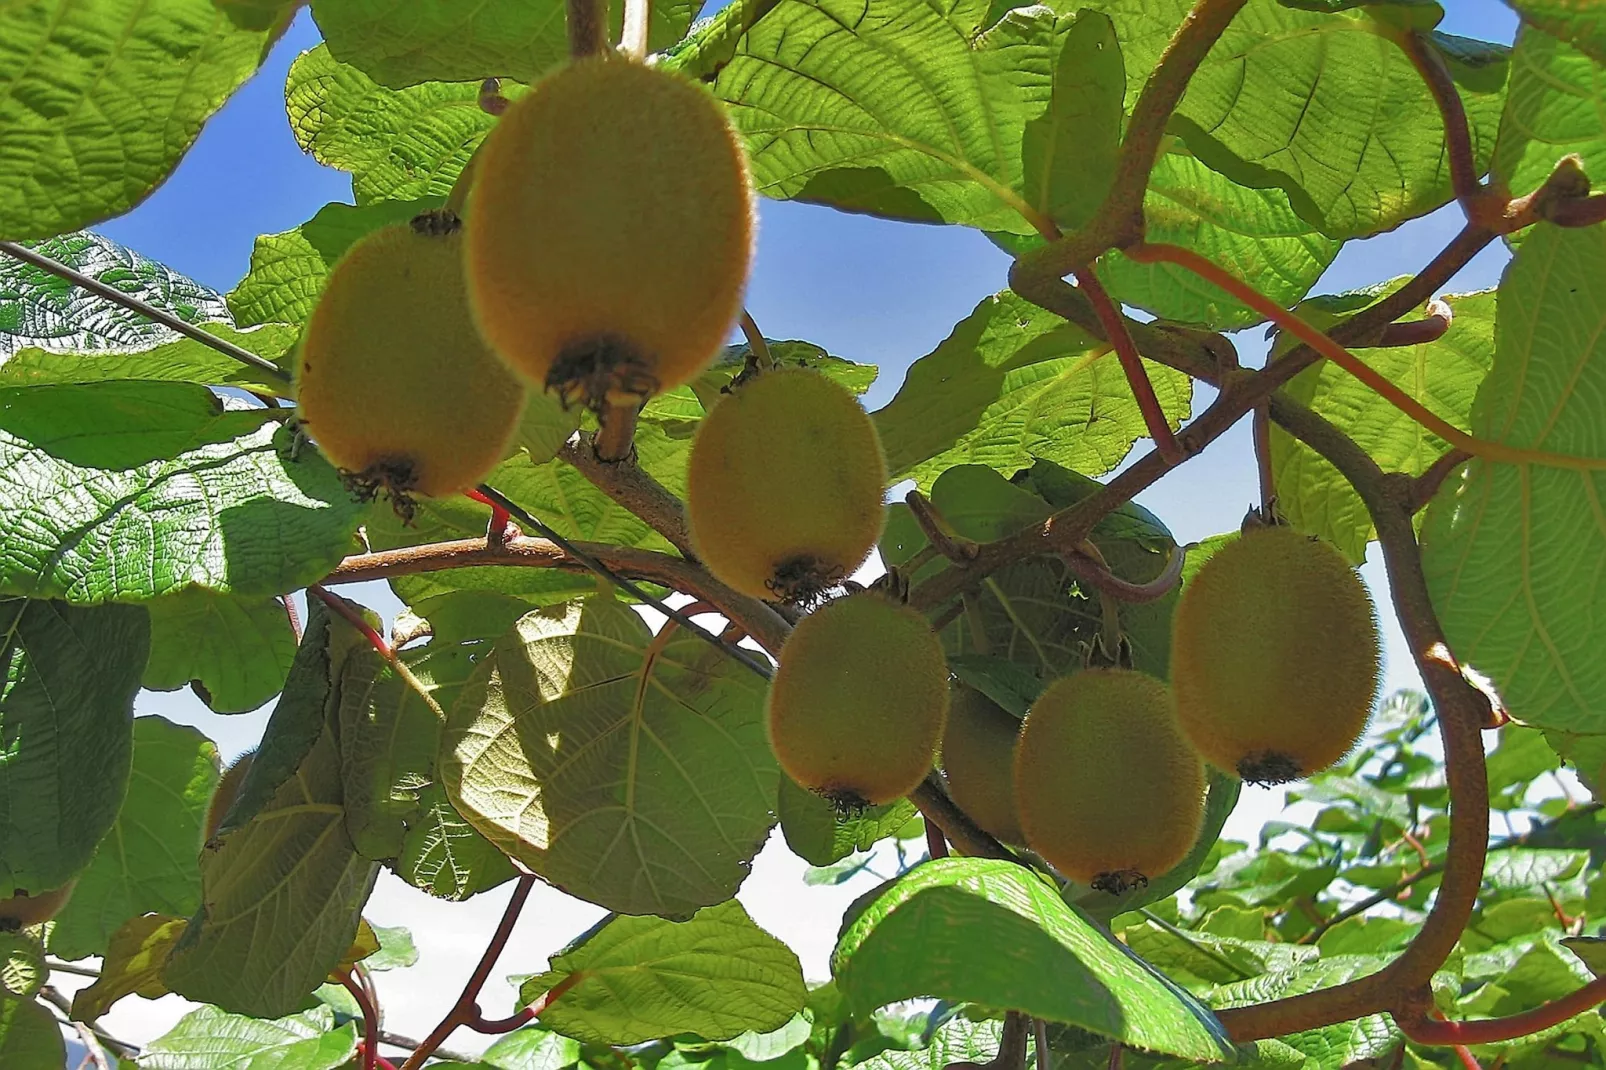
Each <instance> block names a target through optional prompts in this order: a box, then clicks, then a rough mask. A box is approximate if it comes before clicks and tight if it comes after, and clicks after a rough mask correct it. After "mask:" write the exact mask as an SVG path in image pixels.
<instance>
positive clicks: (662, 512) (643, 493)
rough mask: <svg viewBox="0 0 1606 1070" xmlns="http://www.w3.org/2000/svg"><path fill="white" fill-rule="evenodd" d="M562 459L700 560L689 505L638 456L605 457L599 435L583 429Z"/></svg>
mask: <svg viewBox="0 0 1606 1070" xmlns="http://www.w3.org/2000/svg"><path fill="white" fill-rule="evenodd" d="M558 459H559V460H560V461H564V462H566V463H568V464H571V465H573V466H574V468H575V470H576V471H578V472H579V473H580V474H581V475H583V476H585V477H586V479H587V480H589V481H590V482H591V485H592V486H594V487H596V488H597V489H598V490H600V491H602V493H604V494H606V495H607V496H608V497H610V498H612V499H613V500H614V502H615V503H617V504H619V505H621V506H623V507H624V508H625V509H626V510H627V511H628V512H629V513H630V514H631V515H632V516H635V517H636V518H637V519H639V520H641V521H643V522H645V523H646V525H647V526H648V527H650V528H652V529H653V530H654V531H656V532H657V533H658V534H660V535H662V536H663V537H664V538H665V539H668V540H669V545H671V546H673V547H674V548H675V549H677V550H679V551H680V552H681V553H682V554H684V555H685V556H686V557H688V558H691V559H693V560H695V559H696V557H697V551H696V548H695V547H693V546H692V541H691V527H690V525H689V524H688V523H687V522H686V507H685V506H684V505H683V504H681V501H680V499H679V498H677V497H675V496H674V495H673V494H671V493H669V491H668V489H667V488H665V487H664V485H663V484H662V483H660V482H658V481H657V480H656V479H654V478H653V477H652V474H651V473H650V472H648V471H647V470H646V469H645V468H643V467H641V465H639V464H637V463H636V461H635V459H634V458H627V459H625V460H622V461H606V460H603V459H602V457H601V456H599V453H598V448H597V444H596V439H595V437H594V436H593V435H591V434H590V433H588V432H585V431H582V432H580V434H578V435H576V436H575V437H574V438H573V439H572V440H570V441H569V442H568V443H566V444H565V445H564V447H563V448H562V449H560V450H559V451H558Z"/></svg>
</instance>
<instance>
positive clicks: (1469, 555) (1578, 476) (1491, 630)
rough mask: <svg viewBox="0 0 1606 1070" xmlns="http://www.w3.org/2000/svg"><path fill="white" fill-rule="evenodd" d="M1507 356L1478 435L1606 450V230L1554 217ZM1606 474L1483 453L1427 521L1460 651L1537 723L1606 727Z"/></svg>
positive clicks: (1443, 604)
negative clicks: (1602, 586)
mask: <svg viewBox="0 0 1606 1070" xmlns="http://www.w3.org/2000/svg"><path fill="white" fill-rule="evenodd" d="M1498 308H1499V318H1498V321H1497V325H1496V329H1495V357H1494V365H1493V367H1492V368H1491V369H1490V371H1489V375H1488V377H1487V378H1486V379H1485V380H1484V381H1483V385H1482V386H1481V387H1480V388H1479V390H1478V396H1477V401H1476V402H1475V403H1474V405H1473V409H1472V432H1473V434H1475V435H1478V436H1479V437H1481V438H1487V439H1493V440H1495V441H1499V442H1505V443H1509V444H1511V445H1514V446H1522V447H1530V448H1534V449H1542V450H1547V451H1550V452H1554V453H1560V454H1566V455H1574V456H1578V457H1582V458H1586V459H1593V460H1594V461H1595V462H1597V463H1598V462H1600V461H1601V460H1603V459H1606V424H1603V423H1602V421H1601V419H1600V398H1601V397H1602V396H1603V393H1606V226H1602V225H1597V226H1593V227H1589V228H1586V229H1574V230H1566V229H1562V228H1558V227H1552V226H1550V225H1549V224H1541V225H1540V226H1538V227H1536V228H1535V229H1534V232H1533V234H1532V236H1531V237H1529V238H1528V239H1527V240H1526V241H1524V242H1523V245H1522V248H1521V250H1520V251H1519V252H1518V254H1517V257H1516V259H1515V260H1514V261H1512V263H1511V265H1510V267H1508V268H1507V269H1506V274H1505V277H1504V278H1503V279H1502V280H1501V283H1500V293H1499V298H1498ZM1603 499H1606V472H1603V471H1601V470H1600V469H1598V468H1597V469H1596V470H1594V471H1578V470H1569V469H1566V468H1555V467H1546V466H1541V465H1531V464H1524V465H1514V464H1496V463H1492V462H1488V461H1483V460H1474V461H1473V462H1472V463H1471V464H1470V465H1469V466H1468V468H1467V469H1466V471H1465V474H1464V475H1463V476H1462V477H1461V478H1460V479H1452V480H1449V481H1448V482H1447V483H1446V484H1445V486H1444V487H1443V488H1442V489H1441V490H1440V492H1439V495H1438V497H1436V498H1435V499H1434V501H1433V503H1432V505H1431V506H1429V509H1428V513H1427V516H1426V518H1425V520H1424V525H1423V532H1422V544H1423V554H1422V564H1423V568H1424V569H1425V570H1426V572H1427V578H1428V587H1429V589H1430V591H1431V592H1432V595H1433V603H1434V606H1435V608H1437V609H1438V611H1439V616H1440V619H1441V620H1442V621H1443V622H1444V628H1445V632H1446V634H1447V635H1448V637H1449V639H1450V646H1451V649H1453V650H1454V651H1455V653H1456V655H1457V656H1458V657H1460V658H1462V659H1463V660H1465V661H1467V662H1468V663H1470V664H1471V665H1473V666H1475V667H1476V668H1478V669H1480V670H1481V671H1483V672H1484V673H1486V674H1487V675H1488V676H1490V677H1491V678H1492V679H1493V680H1494V682H1495V684H1496V686H1497V687H1498V688H1499V689H1500V692H1501V694H1502V696H1503V697H1504V699H1505V702H1506V704H1507V706H1508V707H1509V708H1510V709H1511V710H1512V711H1514V713H1515V714H1516V715H1517V716H1518V717H1519V718H1520V719H1521V720H1522V721H1523V722H1524V723H1527V724H1532V725H1536V726H1538V727H1541V728H1551V729H1560V730H1564V731H1569V732H1601V731H1606V714H1603V711H1602V707H1601V705H1600V702H1599V700H1598V698H1597V696H1599V695H1600V694H1601V693H1602V689H1603V688H1606V662H1603V661H1602V660H1601V659H1600V658H1599V657H1598V656H1597V653H1596V652H1597V651H1598V650H1599V648H1600V645H1601V644H1602V643H1603V642H1606V633H1603V632H1602V625H1601V622H1599V621H1598V620H1597V619H1596V617H1595V615H1594V614H1593V613H1592V612H1591V607H1592V605H1593V597H1592V595H1591V594H1590V592H1591V591H1592V590H1593V589H1594V584H1595V582H1596V577H1597V576H1598V575H1599V572H1600V569H1601V567H1602V565H1603V563H1606V523H1603V520H1602V516H1603V513H1602V509H1601V505H1600V503H1601V502H1602V500H1603Z"/></svg>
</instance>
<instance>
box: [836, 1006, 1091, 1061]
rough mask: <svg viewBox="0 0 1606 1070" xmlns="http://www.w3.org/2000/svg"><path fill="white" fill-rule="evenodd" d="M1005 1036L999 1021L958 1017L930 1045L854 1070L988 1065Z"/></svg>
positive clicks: (1032, 1043)
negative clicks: (960, 1064) (953, 1064)
mask: <svg viewBox="0 0 1606 1070" xmlns="http://www.w3.org/2000/svg"><path fill="white" fill-rule="evenodd" d="M1002 1033H1003V1023H1002V1022H1000V1021H998V1020H997V1019H992V1018H983V1019H979V1020H978V1019H975V1018H968V1017H965V1016H964V1015H963V1014H960V1015H955V1016H954V1017H952V1018H950V1019H948V1020H947V1021H946V1022H944V1023H943V1024H942V1026H941V1028H939V1029H938V1030H937V1031H936V1033H935V1034H933V1035H932V1037H931V1043H930V1045H929V1046H925V1047H921V1048H918V1049H916V1050H914V1051H904V1050H901V1049H899V1048H888V1049H887V1050H885V1051H882V1052H878V1053H877V1054H875V1055H873V1056H871V1057H870V1058H868V1059H865V1060H864V1061H862V1062H857V1063H854V1064H853V1066H854V1070H945V1068H946V1067H947V1066H949V1065H950V1064H952V1063H976V1064H979V1065H983V1066H985V1065H986V1064H987V1063H989V1062H991V1061H992V1059H993V1058H994V1057H995V1056H996V1055H997V1054H998V1045H999V1038H1000V1036H1001V1034H1002ZM1026 1045H1027V1049H1028V1051H1029V1052H1031V1053H1035V1052H1036V1050H1037V1046H1036V1040H1035V1038H1031V1037H1028V1038H1027V1041H1026ZM1102 1047H1106V1048H1107V1045H1104V1046H1102ZM1105 1058H1106V1059H1108V1052H1107V1051H1106V1053H1105ZM1053 1065H1058V1064H1053Z"/></svg>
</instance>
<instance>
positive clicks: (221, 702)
mask: <svg viewBox="0 0 1606 1070" xmlns="http://www.w3.org/2000/svg"><path fill="white" fill-rule="evenodd" d="M147 608H148V609H149V610H150V614H151V658H150V661H149V663H147V664H146V666H145V680H144V684H145V686H146V687H148V688H150V689H151V690H152V691H174V690H177V689H178V688H181V687H184V686H185V685H187V684H189V683H190V682H191V681H196V682H199V683H200V685H201V688H202V689H203V690H204V692H205V695H206V704H207V706H208V707H210V708H211V709H212V710H213V711H214V712H216V713H247V712H249V711H251V710H254V709H256V708H257V707H258V706H261V705H262V704H263V703H264V702H267V701H268V700H269V699H271V698H272V697H273V696H274V695H277V694H278V693H279V692H280V690H282V689H283V688H284V677H285V674H286V673H287V672H289V671H290V661H291V659H292V658H294V657H295V653H296V636H295V632H293V631H292V630H291V629H290V618H289V616H288V615H287V614H286V611H285V606H284V603H283V602H281V601H280V600H279V599H277V598H236V597H233V596H230V595H225V594H217V593H215V592H212V591H208V590H205V589H203V588H200V587H190V588H187V589H185V590H182V591H179V592H178V593H176V594H171V595H167V596H165V597H162V598H157V599H154V600H152V601H151V602H150V603H149V604H148V605H147Z"/></svg>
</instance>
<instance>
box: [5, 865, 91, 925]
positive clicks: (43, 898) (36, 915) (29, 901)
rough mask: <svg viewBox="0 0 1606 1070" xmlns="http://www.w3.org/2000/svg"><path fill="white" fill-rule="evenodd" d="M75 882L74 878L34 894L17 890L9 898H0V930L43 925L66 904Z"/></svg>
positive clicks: (70, 896)
mask: <svg viewBox="0 0 1606 1070" xmlns="http://www.w3.org/2000/svg"><path fill="white" fill-rule="evenodd" d="M77 883H78V881H77V879H76V878H74V879H73V880H70V881H68V882H67V883H66V884H63V885H62V886H61V887H59V888H52V889H51V890H50V891H48V892H39V893H38V894H36V895H29V894H28V893H27V892H18V893H17V894H16V895H13V896H12V897H11V898H10V899H0V931H6V930H10V931H15V930H17V929H24V928H27V927H28V926H30V925H43V924H44V923H45V922H47V921H49V920H50V919H51V918H54V917H55V916H56V915H57V914H60V913H61V909H62V907H65V906H66V905H67V900H69V899H71V898H72V891H73V887H74V886H75V885H76V884H77Z"/></svg>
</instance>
